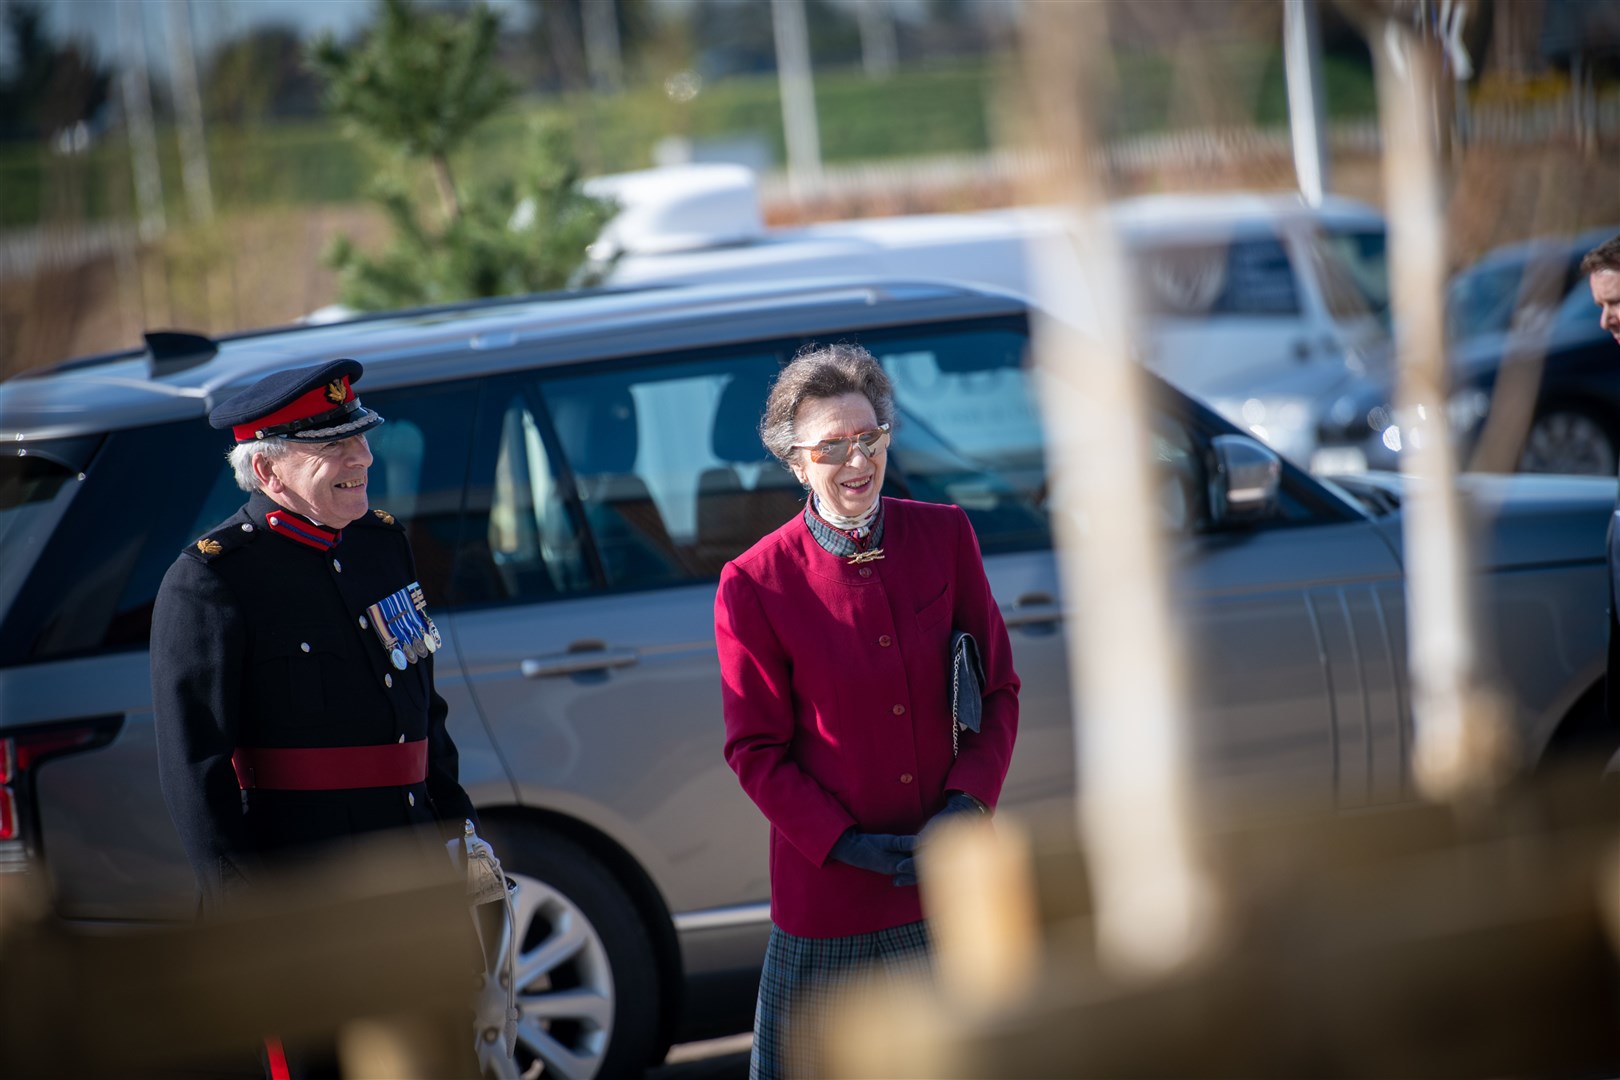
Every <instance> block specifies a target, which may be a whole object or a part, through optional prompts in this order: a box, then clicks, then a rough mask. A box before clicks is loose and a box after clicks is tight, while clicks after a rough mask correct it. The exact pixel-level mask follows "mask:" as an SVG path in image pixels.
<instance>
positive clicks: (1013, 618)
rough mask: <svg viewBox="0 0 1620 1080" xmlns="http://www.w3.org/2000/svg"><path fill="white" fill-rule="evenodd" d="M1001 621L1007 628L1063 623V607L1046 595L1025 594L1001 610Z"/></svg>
mask: <svg viewBox="0 0 1620 1080" xmlns="http://www.w3.org/2000/svg"><path fill="white" fill-rule="evenodd" d="M1001 621H1002V622H1004V623H1006V624H1007V626H1008V627H1015V626H1041V625H1044V624H1047V623H1055V622H1062V621H1063V607H1062V605H1061V604H1059V603H1058V602H1057V601H1056V600H1054V599H1052V597H1051V596H1049V595H1048V594H1046V593H1025V594H1024V595H1023V596H1020V597H1019V598H1018V599H1017V600H1014V601H1013V606H1012V607H1010V608H1003V609H1002V612H1001Z"/></svg>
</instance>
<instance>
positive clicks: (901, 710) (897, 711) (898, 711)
mask: <svg viewBox="0 0 1620 1080" xmlns="http://www.w3.org/2000/svg"><path fill="white" fill-rule="evenodd" d="M892 711H893V712H894V715H896V716H904V715H906V707H905V706H904V705H896V706H895V707H894V709H893V710H892Z"/></svg>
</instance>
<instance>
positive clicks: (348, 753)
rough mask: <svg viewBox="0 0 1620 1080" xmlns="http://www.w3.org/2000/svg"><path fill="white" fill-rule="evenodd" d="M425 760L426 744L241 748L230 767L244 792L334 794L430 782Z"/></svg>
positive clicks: (418, 741) (419, 740)
mask: <svg viewBox="0 0 1620 1080" xmlns="http://www.w3.org/2000/svg"><path fill="white" fill-rule="evenodd" d="M427 756H428V755H427V740H426V739H417V740H416V741H415V742H407V743H380V744H378V745H376V746H310V747H294V748H287V747H262V746H261V747H251V746H238V747H237V748H236V753H234V754H232V755H231V764H232V765H234V766H235V767H236V782H237V784H238V785H240V786H241V788H242V790H244V791H246V790H248V789H249V788H268V789H272V790H277V791H332V790H335V789H338V788H371V787H404V786H406V785H408V784H420V783H421V782H422V781H424V780H426V779H427Z"/></svg>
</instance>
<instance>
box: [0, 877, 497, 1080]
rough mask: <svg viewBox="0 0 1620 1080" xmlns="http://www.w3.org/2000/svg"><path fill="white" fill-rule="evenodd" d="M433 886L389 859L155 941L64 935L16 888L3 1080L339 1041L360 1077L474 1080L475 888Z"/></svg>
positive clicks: (83, 932)
mask: <svg viewBox="0 0 1620 1080" xmlns="http://www.w3.org/2000/svg"><path fill="white" fill-rule="evenodd" d="M448 867H449V864H448V861H447V862H446V864H445V868H446V869H447V870H448ZM432 870H433V868H432V867H431V866H424V865H423V862H422V859H421V851H420V848H416V847H415V846H414V845H410V846H406V847H401V848H397V849H396V848H393V847H392V846H391V845H388V846H385V847H382V848H378V849H374V850H370V851H359V852H357V853H356V855H355V856H353V857H350V858H346V859H344V860H343V861H342V862H341V863H337V862H334V863H327V864H322V865H321V866H320V867H319V868H317V869H312V870H311V871H310V872H309V873H307V874H299V875H298V876H297V877H296V878H288V879H286V880H282V881H277V882H271V883H269V884H267V885H265V886H264V887H263V888H261V889H258V890H257V891H256V893H255V894H254V895H253V896H252V897H250V898H248V899H246V900H244V901H243V902H242V903H241V904H240V905H238V906H237V907H236V909H235V910H233V911H231V912H230V913H229V914H228V915H227V916H225V917H221V918H218V919H214V920H210V921H206V922H202V923H197V924H193V925H187V926H173V927H163V928H160V929H141V930H135V929H101V930H97V929H85V928H83V927H78V926H73V925H70V924H66V923H63V922H61V921H59V920H57V919H55V918H54V917H53V916H52V915H51V914H50V913H49V911H48V910H46V908H45V906H44V903H43V902H42V898H41V897H40V896H39V895H38V894H37V892H35V891H34V890H35V889H36V888H37V882H36V881H35V879H33V878H31V877H24V876H20V875H19V876H11V875H0V1076H19V1077H20V1076H26V1077H55V1076H61V1077H69V1076H71V1077H84V1076H132V1075H133V1076H138V1075H160V1076H161V1075H173V1074H175V1073H176V1072H182V1071H186V1070H187V1069H188V1068H190V1069H198V1068H210V1067H212V1068H229V1067H231V1066H233V1065H236V1066H247V1067H248V1068H249V1070H251V1064H252V1062H253V1059H254V1055H255V1053H256V1052H257V1050H258V1048H259V1047H260V1045H261V1044H262V1041H263V1039H264V1037H265V1036H266V1035H275V1036H277V1037H279V1038H281V1039H283V1040H285V1041H286V1042H288V1043H290V1044H296V1043H300V1042H309V1041H311V1040H313V1041H317V1042H319V1041H326V1040H330V1039H332V1038H334V1037H338V1038H339V1040H340V1042H341V1044H342V1047H341V1048H342V1053H343V1067H344V1072H345V1073H346V1074H347V1075H351V1076H390V1077H394V1078H396V1080H404V1078H406V1077H448V1076H465V1075H472V1074H474V1073H476V1071H477V1063H476V1062H475V1061H474V1060H473V1058H472V1026H471V1022H470V1021H471V1012H470V1006H471V997H472V983H473V979H474V977H475V975H476V971H477V968H476V964H477V957H478V946H477V943H476V940H475V938H474V935H473V928H472V920H471V919H470V918H469V917H468V908H467V898H466V886H465V883H464V882H463V881H462V880H461V879H460V878H459V877H455V878H453V877H451V876H450V875H449V874H448V873H446V874H435V873H433V872H432ZM362 1019H364V1020H365V1021H366V1023H365V1024H364V1025H363V1026H362V1027H361V1028H359V1029H357V1030H356V1031H354V1032H348V1031H345V1030H344V1029H345V1028H346V1026H347V1025H349V1024H350V1023H351V1022H352V1021H358V1020H362Z"/></svg>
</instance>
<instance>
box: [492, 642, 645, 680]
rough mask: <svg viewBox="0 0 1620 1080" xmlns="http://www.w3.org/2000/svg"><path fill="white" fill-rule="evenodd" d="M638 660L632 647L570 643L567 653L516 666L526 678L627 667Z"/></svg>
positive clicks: (524, 662) (639, 657)
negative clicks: (576, 644) (617, 647)
mask: <svg viewBox="0 0 1620 1080" xmlns="http://www.w3.org/2000/svg"><path fill="white" fill-rule="evenodd" d="M640 659H641V654H640V653H639V652H637V651H636V650H635V649H609V648H607V647H606V646H603V645H600V644H592V645H585V646H584V647H578V646H570V647H569V650H568V651H567V652H562V653H552V654H551V655H550V656H533V657H530V658H529V659H527V660H525V661H523V662H522V663H521V664H520V665H518V670H520V671H521V672H522V673H523V677H524V678H525V679H544V678H547V677H548V676H554V675H578V674H580V673H582V672H586V671H605V670H607V669H609V668H621V667H629V666H630V665H631V664H634V663H636V662H637V661H639V660H640Z"/></svg>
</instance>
